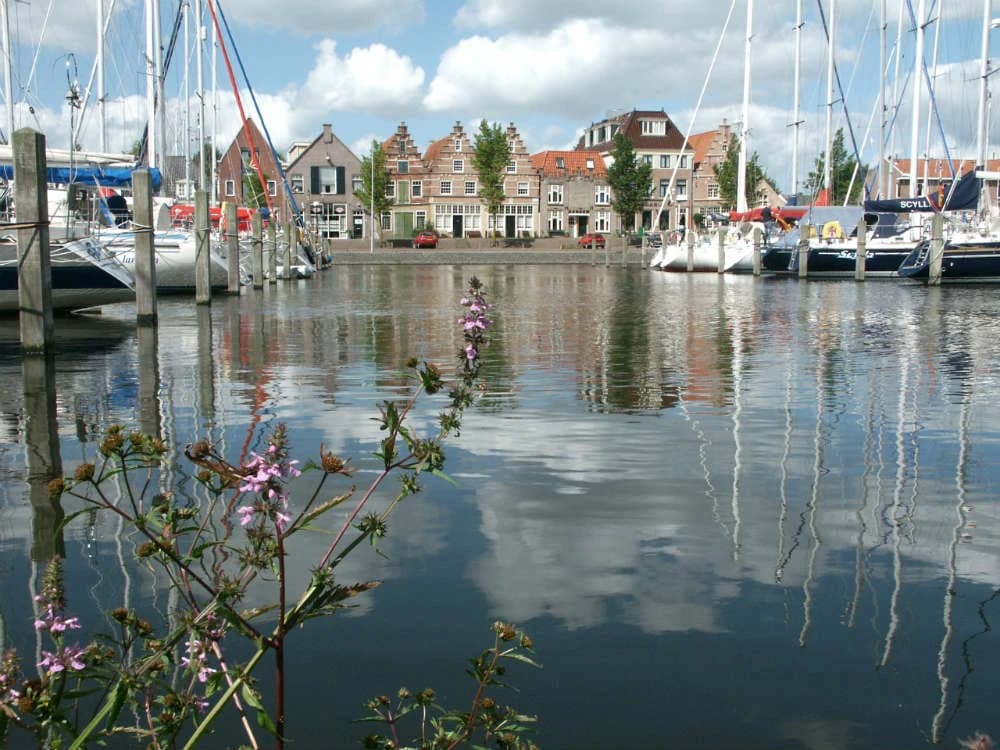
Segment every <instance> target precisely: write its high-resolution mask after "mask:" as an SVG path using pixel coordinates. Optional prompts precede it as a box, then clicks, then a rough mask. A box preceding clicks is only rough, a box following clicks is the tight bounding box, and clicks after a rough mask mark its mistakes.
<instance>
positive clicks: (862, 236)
mask: <svg viewBox="0 0 1000 750" xmlns="http://www.w3.org/2000/svg"><path fill="white" fill-rule="evenodd" d="M867 260H868V225H867V224H866V223H865V219H864V217H862V218H861V221H859V222H858V243H857V252H856V253H855V255H854V280H855V281H864V280H865V263H866V262H867Z"/></svg>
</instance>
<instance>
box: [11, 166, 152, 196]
mask: <svg viewBox="0 0 1000 750" xmlns="http://www.w3.org/2000/svg"><path fill="white" fill-rule="evenodd" d="M136 169H140V167H94V166H79V167H73V169H72V170H71V169H70V168H69V167H48V168H47V169H46V170H45V181H46V182H49V183H53V184H56V185H69V184H71V183H74V182H79V183H83V184H86V185H100V186H102V187H112V188H120V187H129V186H130V185H131V184H132V172H134V171H135V170H136ZM149 176H150V181H151V182H152V187H153V190H159V189H160V186H161V185H162V184H163V175H162V174H160V170H159V169H156V168H153V169H150V170H149ZM0 177H2V178H3V179H5V180H13V179H14V165H13V164H0Z"/></svg>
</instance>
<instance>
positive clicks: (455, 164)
mask: <svg viewBox="0 0 1000 750" xmlns="http://www.w3.org/2000/svg"><path fill="white" fill-rule="evenodd" d="M451 171H452V172H464V171H465V159H455V160H454V161H452V163H451Z"/></svg>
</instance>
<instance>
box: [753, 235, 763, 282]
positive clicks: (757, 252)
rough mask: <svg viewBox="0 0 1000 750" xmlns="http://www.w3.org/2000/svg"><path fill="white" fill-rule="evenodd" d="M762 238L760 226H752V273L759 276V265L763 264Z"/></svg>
mask: <svg viewBox="0 0 1000 750" xmlns="http://www.w3.org/2000/svg"><path fill="white" fill-rule="evenodd" d="M763 245H764V238H763V234H762V232H761V231H760V227H754V230H753V275H754V276H760V271H761V267H762V266H763V261H762V256H763V253H764V248H763Z"/></svg>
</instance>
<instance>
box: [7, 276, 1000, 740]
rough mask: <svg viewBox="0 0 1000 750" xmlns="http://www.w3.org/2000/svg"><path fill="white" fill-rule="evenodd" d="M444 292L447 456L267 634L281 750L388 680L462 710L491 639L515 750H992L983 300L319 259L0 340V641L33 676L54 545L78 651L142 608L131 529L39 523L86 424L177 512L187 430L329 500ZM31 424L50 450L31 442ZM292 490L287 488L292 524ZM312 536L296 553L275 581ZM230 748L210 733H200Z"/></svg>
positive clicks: (344, 723)
mask: <svg viewBox="0 0 1000 750" xmlns="http://www.w3.org/2000/svg"><path fill="white" fill-rule="evenodd" d="M472 276H477V277H478V278H480V279H481V280H482V281H483V283H484V284H485V286H486V288H487V291H488V295H489V297H490V300H491V301H492V302H493V304H494V309H493V311H492V313H491V315H492V317H493V319H494V325H493V327H492V328H491V330H490V332H489V338H490V345H489V347H487V348H486V349H485V350H484V351H483V353H482V354H483V360H484V366H483V374H484V377H485V380H486V383H487V386H486V389H485V390H484V392H483V393H482V395H481V397H480V398H479V399H478V400H477V401H476V403H475V404H474V405H473V406H472V407H470V409H469V411H468V412H467V413H466V415H465V419H464V422H463V428H462V431H461V435H460V436H459V437H457V438H455V439H452V440H450V441H449V442H448V444H447V446H446V454H447V463H446V466H445V470H446V472H447V473H448V474H449V475H450V476H451V477H452V479H453V480H454V483H449V482H447V481H444V480H442V479H438V478H435V477H426V478H425V479H423V480H422V485H423V491H422V492H421V493H420V494H418V495H416V496H414V497H412V498H408V499H406V500H405V501H404V502H403V503H402V504H401V505H400V506H399V508H398V510H397V511H396V513H395V514H394V515H393V516H391V518H390V521H389V528H388V533H387V535H386V536H385V537H384V538H383V539H381V540H380V541H379V546H378V550H373V549H370V548H367V547H366V548H362V549H359V550H358V552H357V553H356V554H353V555H352V556H351V557H350V558H348V561H347V562H346V563H345V565H344V566H342V567H341V568H340V569H338V575H337V578H338V581H340V582H342V583H352V582H355V581H368V580H379V581H381V585H380V586H379V587H378V588H377V589H375V590H373V591H370V592H367V593H365V594H362V595H361V596H359V597H356V598H354V599H352V600H351V601H350V604H351V606H350V607H349V608H346V609H344V610H343V611H341V612H340V613H338V614H337V615H335V616H333V617H329V618H326V619H317V620H312V621H309V622H308V623H307V624H306V626H305V627H304V628H303V629H302V630H301V631H297V632H295V633H293V634H292V635H291V636H290V638H289V641H288V654H287V657H286V659H287V665H288V667H287V668H288V691H289V692H288V695H289V710H288V719H287V720H288V736H289V739H290V740H291V741H293V742H294V746H295V747H299V748H320V747H322V748H347V747H358V746H360V745H359V743H360V738H362V737H363V736H364V735H366V734H368V733H371V732H372V731H375V730H376V729H377V727H374V726H372V725H369V724H363V723H358V722H357V721H356V720H357V719H360V718H361V717H363V716H365V715H366V714H367V711H366V709H365V703H366V701H367V700H369V699H370V698H372V697H373V696H377V695H381V694H386V695H395V694H396V691H397V690H398V689H399V688H400V687H402V686H406V687H408V688H410V689H413V690H419V689H423V688H425V687H428V686H430V687H433V688H434V690H435V691H436V695H437V699H438V702H439V703H441V704H442V705H447V706H449V707H455V708H460V709H463V710H464V709H466V708H467V706H468V705H469V704H470V702H471V700H472V695H473V691H474V687H475V686H474V683H473V682H472V680H471V679H469V677H468V676H467V675H466V674H465V668H466V666H467V659H468V658H469V657H472V656H474V655H476V654H478V653H479V652H480V651H481V650H482V649H483V648H485V647H486V646H488V645H490V644H491V643H492V638H491V632H490V625H491V623H492V622H494V621H495V620H504V621H509V622H512V623H515V624H516V625H517V626H518V627H520V628H523V629H524V630H525V631H526V632H527V633H528V634H529V635H530V636H531V637H532V639H533V641H534V644H535V657H536V658H537V660H538V661H539V662H540V663H541V665H542V667H541V668H540V669H533V668H531V667H528V666H526V665H514V666H511V667H510V668H509V670H508V672H507V674H506V675H505V680H506V681H507V682H508V683H509V684H511V685H513V686H515V687H516V688H517V690H518V692H516V693H515V692H501V693H499V694H498V697H500V698H502V699H503V700H505V701H508V702H510V703H511V704H513V705H514V706H516V707H517V708H518V709H519V710H521V711H522V712H524V713H528V714H532V715H537V717H538V725H537V730H536V732H535V734H534V738H535V740H536V741H537V742H538V744H539V745H540V746H541V747H542V748H546V749H548V750H553V749H555V748H563V749H567V750H568V749H573V750H581V749H584V748H594V749H595V750H596V749H598V748H668V747H682V746H701V747H713V748H734V749H739V750H743V749H751V748H761V749H763V748H790V749H796V750H798V749H801V750H810V749H817V750H818V749H819V748H839V749H850V750H876V749H877V750H896V749H898V750H904V749H906V750H913V749H914V748H921V747H942V748H958V747H959V743H960V741H961V740H962V739H964V738H967V737H970V736H972V735H973V734H974V733H975V732H977V731H982V732H986V733H992V734H993V735H994V736H995V737H1000V713H998V711H997V708H996V696H998V695H1000V637H998V634H997V629H996V628H994V627H993V625H994V623H995V621H996V620H997V617H998V616H1000V596H998V593H1000V588H998V587H1000V544H998V542H1000V507H998V503H997V496H998V488H1000V442H998V438H1000V377H998V375H1000V373H998V367H1000V298H998V296H997V295H996V290H995V288H993V287H988V286H984V287H967V288H962V289H952V288H928V287H924V286H920V285H913V284H908V283H900V282H884V281H877V282H871V281H869V282H866V283H863V284H857V283H854V282H827V283H823V282H800V281H797V280H794V279H773V278H770V279H769V278H753V277H750V276H732V275H717V274H667V273H657V272H650V271H647V270H643V269H639V268H635V267H629V268H622V267H618V266H613V267H604V266H591V265H589V264H578V265H523V266H519V265H514V264H509V265H493V266H487V265H463V266H448V265H440V266H429V265H428V266H418V265H412V266H387V265H382V266H365V265H356V266H340V267H338V266H335V267H333V268H331V269H328V270H327V271H324V272H322V273H320V274H318V275H317V276H316V277H314V278H312V279H309V280H303V281H296V282H282V283H279V284H277V285H268V286H267V287H266V288H265V289H264V290H261V291H254V290H250V289H244V290H243V293H242V295H241V296H239V297H232V298H229V297H222V298H219V297H217V298H216V299H215V300H214V301H213V302H212V304H211V305H210V306H202V307H200V308H196V306H195V305H194V304H193V300H191V299H183V298H180V299H178V298H165V299H161V300H160V303H159V325H158V326H157V327H156V328H155V329H150V328H142V329H138V328H137V327H136V326H135V324H134V322H133V321H134V315H135V308H134V306H129V305H115V306H110V307H107V308H105V309H104V312H103V314H102V315H100V316H94V317H87V318H83V319H79V320H65V319H59V320H57V341H58V348H57V352H56V354H55V355H54V357H53V358H52V362H51V363H50V365H47V364H46V362H45V359H44V358H30V359H25V358H23V357H22V356H21V355H20V354H19V352H18V349H17V346H16V334H17V328H16V321H13V322H12V321H2V322H0V325H2V326H3V329H2V330H3V341H0V377H2V378H3V382H4V383H5V384H6V385H5V387H4V389H3V396H2V398H3V401H2V403H0V471H2V479H0V597H2V598H0V619H2V636H3V640H4V644H3V645H4V647H16V648H17V649H18V651H19V652H20V653H22V654H24V655H25V656H24V657H23V663H24V665H25V667H26V668H27V669H29V670H30V669H31V668H32V662H33V656H32V655H35V654H36V653H37V649H38V648H39V641H38V637H39V636H38V634H37V633H36V632H35V630H34V628H33V627H32V597H33V595H34V594H35V593H36V592H37V590H38V586H39V579H40V574H41V568H42V566H43V564H44V561H45V560H46V559H48V558H50V557H51V556H53V555H57V554H58V555H62V556H64V557H65V561H66V562H65V568H66V574H67V594H68V603H69V608H70V609H71V610H72V611H73V613H74V614H76V615H77V616H79V617H80V618H81V621H82V622H84V623H85V632H89V633H94V632H98V631H101V630H105V631H107V630H109V629H110V625H109V622H110V620H109V619H108V614H107V613H108V612H109V611H110V610H112V609H114V608H116V607H135V608H137V609H138V610H140V611H146V612H151V613H153V615H151V616H155V617H157V618H162V619H164V620H169V618H170V617H171V613H172V612H173V611H174V607H175V604H176V601H175V594H174V593H172V590H171V589H170V588H169V587H168V586H167V585H166V583H165V581H164V579H163V577H162V576H159V575H156V574H154V573H153V572H152V569H151V568H150V567H149V566H148V565H146V564H145V562H144V561H140V560H137V559H136V556H135V553H134V550H135V547H136V544H137V543H138V541H140V540H138V538H137V537H136V534H135V532H134V531H129V530H128V529H127V528H124V527H123V526H122V525H121V524H120V523H119V522H117V521H116V520H115V519H114V518H112V517H110V516H101V515H96V514H95V515H86V514H85V515H83V516H79V517H76V518H74V519H73V520H72V521H71V522H70V523H69V524H68V525H67V526H66V527H65V528H64V529H62V530H61V531H58V532H56V529H57V528H58V520H59V518H60V516H61V514H62V513H70V512H72V511H73V510H75V509H76V507H75V506H72V504H71V502H70V501H69V500H66V501H65V503H64V507H60V506H59V505H53V504H52V503H51V502H50V501H49V500H48V496H47V492H46V490H45V484H46V482H47V476H48V475H50V474H51V473H52V472H53V470H59V469H61V472H62V473H63V474H65V475H68V476H71V475H72V474H73V471H74V469H75V467H76V466H77V465H79V464H80V463H81V462H84V461H93V460H95V459H96V458H97V443H98V441H99V439H100V436H101V434H102V433H103V431H104V430H105V429H106V428H107V427H108V426H109V425H111V424H114V423H121V424H124V425H126V426H129V427H130V428H132V427H134V428H140V429H143V430H145V431H147V432H154V433H158V434H161V435H162V436H163V437H164V439H165V440H166V441H167V443H168V445H169V447H170V463H169V465H168V467H167V469H166V471H164V472H163V481H165V482H167V483H168V484H169V486H170V488H171V489H172V491H173V492H174V493H175V494H176V495H177V496H178V497H181V498H185V499H186V500H188V501H189V502H191V503H192V504H198V503H203V502H205V497H204V489H203V488H202V487H201V485H200V484H199V483H198V482H197V481H196V480H195V475H196V474H197V471H198V469H197V467H196V466H193V465H192V464H191V462H190V461H189V460H188V459H187V458H185V456H184V455H183V449H184V447H185V446H186V445H188V444H191V443H194V442H195V441H197V440H200V439H207V440H209V441H211V442H212V444H213V445H215V446H216V447H217V449H218V450H219V452H220V453H223V454H224V455H226V457H227V458H230V459H231V460H232V461H234V462H235V461H239V460H241V459H245V458H246V457H248V456H249V453H250V451H260V450H262V449H263V448H264V446H265V445H266V439H267V435H268V431H269V430H270V429H272V428H273V427H274V426H275V425H277V424H279V423H281V424H285V425H287V427H288V431H289V435H290V440H291V450H292V454H293V455H294V457H296V458H299V459H301V460H302V461H303V462H305V461H306V460H308V459H317V458H318V457H319V452H320V448H321V446H322V447H323V449H324V450H327V451H333V452H336V453H337V454H339V455H341V456H343V457H350V458H351V465H352V466H354V467H355V468H356V469H357V473H356V474H355V475H354V477H353V478H352V479H351V480H350V481H351V482H353V483H354V484H357V485H358V486H359V487H364V486H366V482H367V481H370V480H371V479H372V478H373V477H374V476H375V472H376V469H377V462H376V459H375V458H374V457H373V455H372V454H373V453H374V452H375V451H376V450H377V449H378V441H379V440H380V438H381V437H382V436H383V434H384V433H381V432H380V430H379V424H378V421H377V420H376V419H375V418H376V417H377V416H378V405H379V404H380V403H381V402H382V401H384V400H386V399H404V398H406V397H407V396H408V394H409V393H410V392H411V388H412V382H411V381H410V380H408V379H407V378H406V377H405V375H404V370H405V367H404V362H405V361H406V360H407V359H408V358H409V357H411V356H415V357H418V358H420V359H422V360H427V361H429V362H436V363H441V364H442V366H443V368H444V369H445V370H446V371H448V370H450V369H452V368H453V367H454V366H455V365H456V363H457V354H458V352H459V350H460V347H461V342H462V333H461V330H460V328H459V325H458V323H457V320H458V317H459V315H460V314H461V312H462V308H461V307H460V306H459V304H458V300H459V298H460V297H461V296H462V294H463V292H464V290H465V288H466V286H467V283H468V280H469V278H470V277H472ZM46 378H54V382H55V400H54V402H51V400H50V399H47V398H46V396H45V394H44V393H40V392H39V383H41V382H44V380H45V379H46ZM442 404H443V400H442V398H441V397H425V398H423V399H422V400H420V401H419V402H418V406H417V408H416V410H415V412H414V414H413V416H412V419H413V424H414V425H415V426H416V427H417V428H418V429H419V430H421V431H424V432H427V431H430V430H431V429H433V427H434V422H435V417H436V414H437V412H438V411H439V410H440V409H441V408H442ZM50 407H51V408H52V412H53V413H54V415H55V417H54V426H53V427H54V429H53V430H52V432H51V434H49V433H48V432H46V430H44V429H40V426H39V421H40V420H39V410H40V409H41V410H43V411H44V410H45V409H47V408H50ZM314 485H315V477H314V476H313V475H309V474H306V475H304V476H303V477H301V478H300V479H299V480H298V482H297V484H296V489H295V491H294V494H293V503H294V502H301V501H302V499H303V498H305V497H307V496H308V494H309V491H310V490H311V489H312V487H313V486H314ZM347 486H348V482H347V481H344V482H343V483H342V484H341V485H338V487H339V490H338V491H343V489H346V487H347ZM394 489H395V488H394V487H389V488H386V489H385V491H384V492H383V493H382V494H381V495H377V496H376V497H375V498H374V499H373V501H372V502H373V504H374V505H375V507H384V506H385V505H386V504H387V503H388V502H389V500H391V497H392V495H393V494H394ZM67 503H68V504H69V505H66V504H67ZM338 518H339V517H338ZM328 543H329V537H327V536H324V535H323V534H319V533H317V534H313V535H309V534H302V535H300V536H298V537H296V538H295V544H294V545H293V547H292V549H291V551H290V554H291V556H290V558H289V569H290V570H291V571H293V573H294V575H295V576H296V581H297V583H296V587H297V588H298V589H300V588H301V587H302V586H303V585H304V584H305V582H306V581H307V578H308V575H309V570H310V567H311V566H312V565H314V564H315V563H316V561H317V559H318V558H319V557H320V556H321V554H322V552H323V550H324V549H325V548H326V546H327V544H328ZM262 603H263V602H262V601H261V602H257V601H248V602H247V606H257V605H259V604H262ZM266 685H267V680H266V679H262V688H263V689H264V691H265V697H266V696H267V688H266ZM10 741H11V746H12V747H19V746H21V747H29V745H27V744H20V745H19V744H18V743H19V742H20V743H24V742H26V737H25V736H18V735H17V734H16V733H15V734H12V735H11V740H10ZM244 741H245V738H244V737H243V736H242V735H241V734H240V733H239V732H238V731H237V729H236V728H235V726H230V725H229V724H227V723H226V722H223V723H222V724H220V726H219V729H218V733H217V735H216V736H215V737H214V738H213V739H212V740H210V741H209V743H208V744H207V745H206V746H210V747H236V746H238V745H239V744H240V743H241V742H244ZM266 743H267V740H265V744H266Z"/></svg>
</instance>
